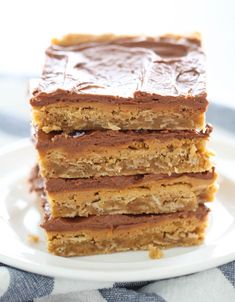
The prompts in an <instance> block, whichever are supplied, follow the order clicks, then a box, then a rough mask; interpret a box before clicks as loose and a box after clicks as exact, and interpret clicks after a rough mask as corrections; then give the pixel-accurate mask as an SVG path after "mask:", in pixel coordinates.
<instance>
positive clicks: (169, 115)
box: [33, 102, 205, 133]
mask: <svg viewBox="0 0 235 302" xmlns="http://www.w3.org/2000/svg"><path fill="white" fill-rule="evenodd" d="M142 107H143V108H142ZM148 107H149V108H148ZM165 107H166V108H164V106H163V105H160V106H158V105H155V104H154V103H153V104H150V105H149V106H147V105H146V104H145V106H142V105H141V104H138V105H136V104H132V105H125V104H120V105H119V104H115V103H114V104H102V103H96V102H90V103H89V102H78V103H77V104H73V103H71V104H70V103H61V104H59V103H57V104H52V105H47V106H38V107H37V106H35V107H33V124H34V125H37V127H38V128H39V129H41V130H42V131H44V132H46V133H49V132H51V131H60V130H61V131H65V132H71V131H73V130H100V129H110V130H140V129H147V130H162V129H178V130H182V129H204V127H205V113H204V112H202V111H201V110H197V109H196V108H192V107H187V106H182V105H180V106H178V107H176V106H174V107H175V108H168V107H167V106H165ZM172 107H173V106H172Z"/></svg>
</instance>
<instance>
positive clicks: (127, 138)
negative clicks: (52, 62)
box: [35, 125, 212, 151]
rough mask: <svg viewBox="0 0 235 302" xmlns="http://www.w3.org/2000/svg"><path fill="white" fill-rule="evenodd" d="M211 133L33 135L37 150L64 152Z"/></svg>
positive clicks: (146, 132) (195, 131) (158, 132)
mask: <svg viewBox="0 0 235 302" xmlns="http://www.w3.org/2000/svg"><path fill="white" fill-rule="evenodd" d="M211 132H212V126H210V125H207V127H206V130H205V131H198V130H159V131H157V130H138V131H112V130H104V131H100V130H95V131H82V132H78V131H76V132H73V133H71V134H66V133H61V132H53V133H52V132H51V133H44V132H43V131H41V130H37V131H36V134H35V141H36V148H37V149H38V150H47V149H53V148H56V147H62V148H63V149H66V150H76V151H81V150H84V149H85V148H87V147H88V146H93V147H96V146H97V147H98V146H102V147H105V146H109V147H112V146H118V145H122V144H127V143H131V142H143V143H144V142H145V141H146V140H149V139H158V140H161V141H165V140H171V139H194V138H207V137H208V136H209V135H210V133H211Z"/></svg>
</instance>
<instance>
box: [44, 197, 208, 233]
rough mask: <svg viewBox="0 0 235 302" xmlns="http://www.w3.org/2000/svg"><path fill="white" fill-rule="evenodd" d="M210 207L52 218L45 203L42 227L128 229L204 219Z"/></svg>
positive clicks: (58, 229) (56, 229)
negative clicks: (136, 213)
mask: <svg viewBox="0 0 235 302" xmlns="http://www.w3.org/2000/svg"><path fill="white" fill-rule="evenodd" d="M208 212H209V209H208V208H207V207H206V206H204V205H199V207H198V209H197V210H196V211H195V212H194V211H189V212H176V213H170V214H157V215H146V214H142V215H102V216H89V217H75V218H52V217H50V214H49V207H48V204H47V203H44V213H45V218H44V222H43V223H42V225H41V226H42V227H43V228H44V229H45V230H46V231H48V232H67V231H72V232H74V231H81V230H97V229H108V230H113V229H128V228H133V227H138V226H140V225H143V224H151V223H154V224H156V223H161V222H163V221H164V220H171V219H185V218H191V217H192V218H193V217H195V218H196V219H198V220H203V219H205V217H206V216H207V214H208Z"/></svg>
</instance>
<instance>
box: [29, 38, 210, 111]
mask: <svg viewBox="0 0 235 302" xmlns="http://www.w3.org/2000/svg"><path fill="white" fill-rule="evenodd" d="M84 100H87V101H89V102H93V101H94V102H104V103H105V102H107V103H116V104H117V103H119V104H128V103H129V104H133V103H137V104H138V103H142V104H143V103H146V104H148V103H159V104H170V103H175V102H178V103H179V104H181V105H182V104H183V105H186V106H193V107H195V108H196V109H197V110H201V111H205V110H206V107H207V104H208V102H207V100H206V88H205V69H204V53H203V52H202V50H201V47H200V41H198V40H196V39H187V38H185V37H181V38H179V37H177V38H176V37H173V36H165V37H164V36H163V37H152V38H150V37H140V36H139V37H126V38H119V39H114V40H112V41H106V42H104V41H103V42H100V41H99V42H90V43H88V42H87V43H81V44H79V45H74V46H67V47H66V46H55V45H54V46H50V47H49V48H48V49H47V51H46V62H45V66H44V69H43V73H42V78H41V81H40V83H39V86H38V87H37V88H36V89H35V90H34V92H33V97H32V99H31V104H32V105H33V106H41V105H49V104H53V103H57V102H70V103H71V102H75V103H76V102H79V101H84Z"/></svg>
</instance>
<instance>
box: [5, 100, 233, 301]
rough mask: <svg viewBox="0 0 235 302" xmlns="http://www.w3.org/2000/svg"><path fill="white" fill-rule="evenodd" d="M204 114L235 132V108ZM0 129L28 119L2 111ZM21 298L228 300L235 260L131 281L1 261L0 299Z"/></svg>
mask: <svg viewBox="0 0 235 302" xmlns="http://www.w3.org/2000/svg"><path fill="white" fill-rule="evenodd" d="M207 120H208V121H209V122H210V123H212V124H214V125H218V126H220V127H221V128H224V129H225V130H227V131H230V132H232V133H233V134H234V133H235V110H233V109H230V108H226V107H223V106H219V105H215V104H211V105H210V108H209V111H208V113H207ZM8 121H10V122H9V123H8ZM15 125H21V126H20V127H15ZM0 129H1V131H4V132H5V133H8V134H9V135H14V136H15V135H18V136H21V137H26V136H28V135H29V122H26V121H18V120H17V119H15V120H14V125H13V124H12V119H9V118H8V117H6V116H4V115H1V113H0ZM20 301H37V302H46V301H47V302H53V301H58V302H60V301H61V302H62V301H63V302H64V301H66V302H73V301H78V302H80V301H86V302H89V301H92V302H94V301H97V302H99V301H108V302H119V301H120V302H121V301H126V302H129V301H136V302H137V301H139V302H153V301H156V302H165V301H166V302H179V301H180V302H188V301H190V302H210V301H212V302H217V301H218V302H221V301H223V302H232V301H235V261H234V262H230V263H228V264H225V265H222V266H220V267H217V268H214V269H210V270H207V271H203V272H200V273H195V274H191V275H188V276H183V277H178V278H171V279H167V280H160V281H148V282H131V283H113V282H92V281H73V280H67V279H61V278H50V277H45V276H41V275H37V274H32V273H28V272H25V271H22V270H18V269H15V268H13V267H9V266H7V265H4V264H0V302H20Z"/></svg>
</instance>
